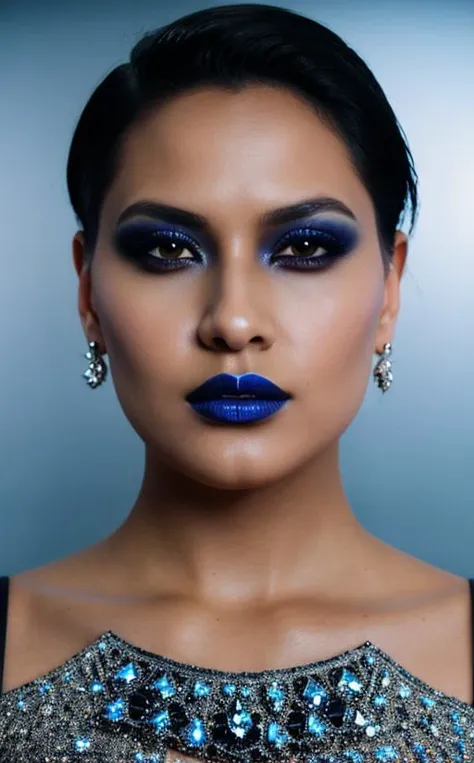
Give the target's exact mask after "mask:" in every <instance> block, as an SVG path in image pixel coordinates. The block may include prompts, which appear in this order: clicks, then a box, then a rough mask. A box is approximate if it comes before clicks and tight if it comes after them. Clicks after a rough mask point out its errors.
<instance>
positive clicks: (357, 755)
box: [342, 750, 365, 763]
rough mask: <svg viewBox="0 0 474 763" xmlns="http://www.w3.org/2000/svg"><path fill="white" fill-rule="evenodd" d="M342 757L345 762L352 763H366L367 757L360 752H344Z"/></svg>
mask: <svg viewBox="0 0 474 763" xmlns="http://www.w3.org/2000/svg"><path fill="white" fill-rule="evenodd" d="M342 757H343V758H344V759H345V760H349V761H350V763H364V761H365V757H364V755H363V753H362V752H358V751H357V750H345V752H343V754H342Z"/></svg>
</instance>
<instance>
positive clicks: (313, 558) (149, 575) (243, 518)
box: [111, 448, 372, 602]
mask: <svg viewBox="0 0 474 763" xmlns="http://www.w3.org/2000/svg"><path fill="white" fill-rule="evenodd" d="M371 538H372V536H370V535H369V534H368V533H367V532H366V531H365V530H364V529H363V528H362V527H361V525H360V524H359V523H358V521H357V520H356V518H355V516H354V514H353V512H352V510H351V508H350V506H349V503H348V501H347V498H346V496H345V493H344V490H343V487H342V482H341V477H340V473H339V466H338V453H337V448H334V449H332V450H330V451H328V452H327V453H325V454H324V455H323V456H322V457H320V458H319V459H318V461H317V462H316V463H315V462H314V461H313V462H311V463H310V464H308V465H306V466H305V467H304V468H302V469H301V470H300V471H299V472H298V473H296V474H292V475H291V476H287V477H285V479H283V480H281V481H280V482H278V483H277V484H275V483H273V484H271V485H268V486H265V487H262V488H259V489H258V490H238V491H230V490H217V489H214V488H211V487H207V486H205V485H202V484H197V483H196V482H194V481H191V480H188V479H187V478H186V477H184V476H183V475H182V474H177V473H173V472H171V471H169V470H167V469H165V468H163V466H162V465H158V466H157V463H156V461H155V460H154V459H153V457H152V455H151V454H150V453H148V454H147V458H146V469H145V475H144V479H143V483H142V487H141V490H140V493H139V495H138V498H137V501H136V503H135V505H134V507H133V510H132V512H131V513H130V515H129V517H128V518H127V520H126V521H125V522H124V524H123V525H122V526H121V527H120V528H119V529H118V530H117V531H116V533H114V535H113V536H112V538H111V543H112V548H113V550H114V551H115V552H116V553H117V554H118V556H119V559H120V561H121V566H122V569H123V568H127V569H133V570H134V580H135V581H136V582H137V585H140V587H141V588H142V589H143V588H146V589H147V590H151V591H154V592H156V591H160V592H162V593H172V592H174V593H184V592H186V594H188V595H196V596H199V597H203V598H206V599H208V600H211V599H212V600H214V601H216V600H220V601H222V602H225V601H228V602H230V601H232V602H237V601H238V600H246V601H250V600H252V601H259V600H266V601H269V600H273V599H276V598H283V597H286V596H294V595H295V594H299V595H304V594H305V593H309V592H310V591H311V593H313V594H314V592H315V591H317V590H318V588H319V589H320V590H321V591H322V590H324V589H325V590H327V587H328V581H331V585H332V586H334V585H337V581H338V580H339V581H340V582H341V585H344V583H347V575H350V574H352V570H353V569H355V568H357V569H360V568H361V565H362V567H363V565H364V554H365V553H366V551H367V547H368V544H369V543H370V539H371ZM138 581H139V583H138ZM165 589H166V590H165ZM170 589H172V591H171V590H170Z"/></svg>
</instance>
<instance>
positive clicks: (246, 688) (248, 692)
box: [240, 686, 252, 697]
mask: <svg viewBox="0 0 474 763" xmlns="http://www.w3.org/2000/svg"><path fill="white" fill-rule="evenodd" d="M240 693H241V695H242V697H250V695H251V694H252V689H251V688H250V686H242V688H241V690H240Z"/></svg>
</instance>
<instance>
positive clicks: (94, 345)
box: [82, 342, 107, 389]
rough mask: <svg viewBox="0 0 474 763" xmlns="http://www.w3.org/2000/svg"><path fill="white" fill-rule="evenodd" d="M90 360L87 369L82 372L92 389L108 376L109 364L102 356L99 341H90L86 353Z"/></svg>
mask: <svg viewBox="0 0 474 763" xmlns="http://www.w3.org/2000/svg"><path fill="white" fill-rule="evenodd" d="M84 357H85V358H87V360H88V361H89V365H88V366H87V370H86V371H85V372H84V373H83V374H82V376H83V377H84V379H85V380H86V382H87V384H88V385H89V387H91V389H95V388H96V387H99V386H100V385H101V384H102V383H103V382H104V381H105V379H106V377H107V366H106V364H105V360H104V358H103V357H102V355H101V353H100V350H99V344H98V342H89V351H88V352H86V354H85V355H84Z"/></svg>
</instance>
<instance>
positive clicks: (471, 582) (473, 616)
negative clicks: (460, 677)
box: [469, 578, 474, 707]
mask: <svg viewBox="0 0 474 763" xmlns="http://www.w3.org/2000/svg"><path fill="white" fill-rule="evenodd" d="M469 590H470V593H471V675H472V694H473V697H474V578H469ZM472 705H473V707H474V699H473V701H472Z"/></svg>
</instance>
